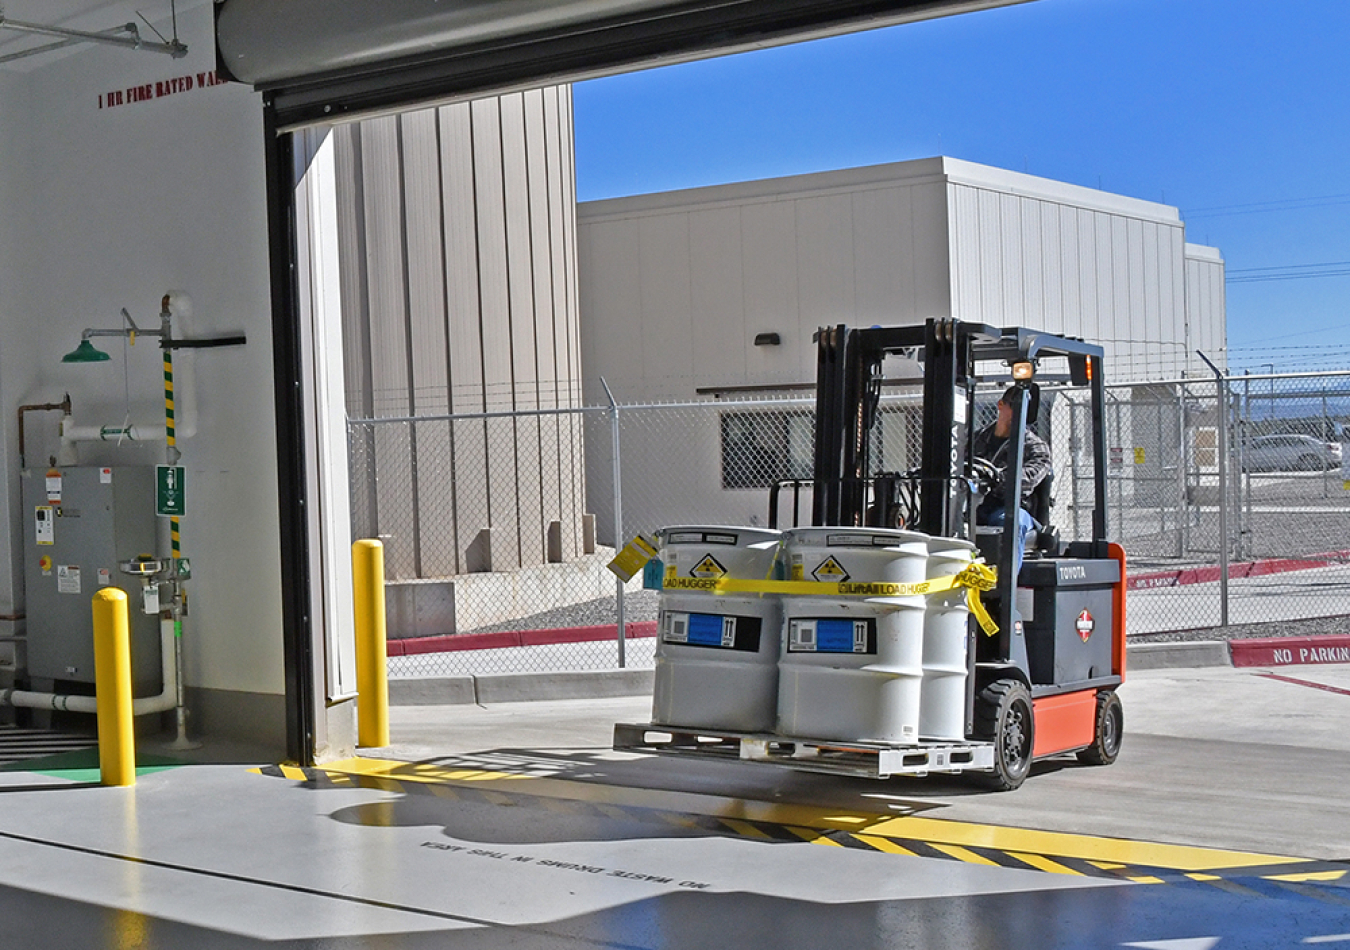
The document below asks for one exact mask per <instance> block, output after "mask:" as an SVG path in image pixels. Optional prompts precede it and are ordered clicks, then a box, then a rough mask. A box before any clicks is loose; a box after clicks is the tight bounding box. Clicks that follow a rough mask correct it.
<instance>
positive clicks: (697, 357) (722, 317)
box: [689, 208, 782, 385]
mask: <svg viewBox="0 0 1350 950" xmlns="http://www.w3.org/2000/svg"><path fill="white" fill-rule="evenodd" d="M729 249H732V250H731V252H730V253H728V250H729ZM741 260H742V248H741V214H740V210H739V209H737V208H709V209H706V210H701V211H698V212H693V213H691V214H690V215H689V269H690V272H691V274H693V275H695V277H694V279H693V280H692V281H691V282H690V287H689V310H690V313H691V315H692V317H693V351H692V358H693V361H694V366H695V367H697V375H698V378H699V380H700V385H716V384H717V383H718V382H721V381H724V380H728V379H737V380H740V379H746V378H747V376H748V375H749V370H748V368H747V365H748V363H749V361H750V360H751V359H756V360H758V361H763V360H766V359H771V358H772V355H771V354H767V353H760V352H757V351H756V349H755V346H754V338H755V334H756V333H762V332H768V331H770V330H773V329H775V328H774V327H770V326H758V325H756V326H751V325H749V324H748V323H747V322H746V316H745V279H744V275H743V274H742V271H741ZM779 332H780V333H781V332H782V331H781V330H780V331H779Z"/></svg>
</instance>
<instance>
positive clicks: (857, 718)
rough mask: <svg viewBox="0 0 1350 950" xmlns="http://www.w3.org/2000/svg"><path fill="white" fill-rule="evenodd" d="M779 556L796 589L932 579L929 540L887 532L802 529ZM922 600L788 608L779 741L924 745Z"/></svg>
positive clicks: (818, 602)
mask: <svg viewBox="0 0 1350 950" xmlns="http://www.w3.org/2000/svg"><path fill="white" fill-rule="evenodd" d="M783 553H784V555H785V556H786V558H787V561H788V564H789V574H790V579H792V580H808V581H812V580H814V581H827V582H829V581H834V582H843V581H850V582H859V583H868V582H891V583H900V584H915V583H919V582H920V581H923V580H926V579H927V564H928V536H927V535H924V534H915V533H913V532H908V531H895V530H888V529H883V528H798V529H795V530H793V531H789V532H787V533H786V535H785V537H784V539H783ZM924 608H925V598H924V597H923V596H921V595H920V596H908V597H873V598H866V597H859V596H851V597H850V596H845V597H828V598H826V597H799V596H789V597H785V598H784V600H783V612H784V615H785V628H786V634H787V636H786V638H785V640H784V644H783V655H782V658H781V659H780V660H779V663H778V731H779V733H781V734H782V735H784V736H795V737H797V738H802V739H840V740H853V741H866V740H870V741H877V742H890V743H899V744H908V743H912V742H915V741H917V740H918V738H919V703H920V689H921V687H922V683H923V625H924V620H923V618H924Z"/></svg>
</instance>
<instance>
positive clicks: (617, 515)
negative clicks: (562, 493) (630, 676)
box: [600, 376, 628, 669]
mask: <svg viewBox="0 0 1350 950" xmlns="http://www.w3.org/2000/svg"><path fill="white" fill-rule="evenodd" d="M600 385H601V386H603V387H605V396H607V397H608V398H609V411H610V449H611V453H610V454H611V455H613V457H614V550H616V551H617V550H619V548H621V547H623V464H622V462H621V460H620V458H619V404H618V402H617V401H615V399H614V393H613V392H611V391H610V388H609V383H607V382H605V377H603V376H601V377H600ZM614 586H615V598H616V603H615V607H616V614H615V618H614V619H615V621H616V623H617V624H618V634H619V669H623V668H624V667H625V666H627V657H626V655H625V646H626V644H625V640H626V638H627V636H628V625H627V622H626V620H627V618H626V617H625V616H624V602H623V595H624V584H623V578H621V577H618V576H615V578H614Z"/></svg>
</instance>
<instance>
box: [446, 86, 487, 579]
mask: <svg viewBox="0 0 1350 950" xmlns="http://www.w3.org/2000/svg"><path fill="white" fill-rule="evenodd" d="M437 120H438V122H439V125H440V160H439V162H438V164H439V166H440V173H441V221H442V222H443V226H444V229H445V246H444V249H443V253H444V255H445V300H446V322H447V335H448V340H449V347H450V409H451V411H452V412H480V411H482V409H483V407H484V405H485V404H486V402H485V396H484V391H483V337H482V325H481V321H480V316H479V302H478V301H479V297H478V230H477V229H478V214H477V208H476V200H477V199H476V186H475V182H474V178H475V175H474V164H473V118H472V108H471V106H470V105H469V103H467V102H464V103H459V104H456V105H452V106H445V107H444V108H441V109H438V110H437ZM451 425H452V430H451V433H450V439H451V440H450V460H449V465H450V494H451V497H452V498H453V501H454V506H455V518H454V522H453V525H452V528H451V537H450V539H449V546H450V547H451V548H452V549H453V551H454V553H455V563H454V573H460V572H462V571H465V570H468V563H469V552H470V548H471V546H472V545H473V544H474V542H475V539H476V537H477V535H478V532H479V531H480V530H482V529H483V528H485V527H487V523H488V521H487V511H488V489H487V479H486V478H482V477H478V475H477V474H476V473H480V472H483V471H484V470H485V468H486V465H487V426H486V424H485V423H483V422H455V423H452V424H451Z"/></svg>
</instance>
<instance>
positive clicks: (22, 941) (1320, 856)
mask: <svg viewBox="0 0 1350 950" xmlns="http://www.w3.org/2000/svg"><path fill="white" fill-rule="evenodd" d="M1278 672H1279V674H1280V675H1281V676H1283V677H1286V679H1272V678H1269V677H1266V676H1263V675H1260V671H1252V670H1234V669H1231V668H1216V669H1202V670H1162V671H1147V672H1141V673H1138V674H1136V675H1134V676H1132V677H1131V678H1130V681H1129V682H1128V683H1127V685H1126V686H1125V688H1124V691H1123V694H1122V695H1123V697H1124V701H1125V709H1126V743H1125V748H1124V751H1123V752H1122V754H1121V758H1120V760H1119V761H1118V762H1117V763H1116V764H1115V765H1113V766H1111V767H1107V768H1087V767H1083V766H1079V765H1078V764H1077V763H1075V762H1073V760H1072V759H1069V760H1065V761H1064V762H1049V763H1044V764H1042V765H1040V766H1038V767H1037V768H1036V770H1035V773H1034V774H1033V775H1032V777H1031V778H1030V779H1029V780H1028V781H1027V783H1026V784H1025V785H1024V786H1023V787H1022V788H1021V789H1020V790H1018V791H1017V792H1013V793H1007V794H989V793H985V792H980V791H978V790H977V789H975V788H974V787H972V786H971V785H970V784H968V783H964V782H960V781H956V780H953V779H951V778H946V779H937V778H929V779H908V780H892V781H889V782H868V781H865V780H844V779H838V778H831V777H827V776H816V775H810V774H806V773H795V772H787V771H784V770H782V769H780V768H777V767H773V766H766V765H755V764H741V763H735V762H732V763H720V762H701V761H700V762H689V761H685V760H681V759H675V758H660V757H652V756H632V755H626V754H619V753H614V752H612V751H610V749H609V743H610V732H611V729H612V724H613V723H614V722H615V721H619V720H632V721H640V720H645V719H646V718H647V715H648V713H649V707H648V703H647V701H646V700H643V699H621V700H585V701H572V702H558V703H533V704H525V703H521V704H507V705H502V706H497V707H492V708H486V709H485V708H481V707H474V706H454V707H395V708H394V709H393V720H394V735H395V738H396V739H397V741H398V744H397V745H395V746H392V747H390V748H387V749H380V750H372V753H371V755H370V756H369V757H367V758H364V759H363V760H359V761H354V762H347V763H334V764H332V765H331V766H329V767H327V768H325V769H324V770H320V771H311V772H308V773H303V774H302V773H299V772H298V771H296V770H290V769H286V770H283V769H280V768H278V767H276V766H275V764H273V763H266V762H258V761H255V760H251V759H249V757H248V755H247V753H245V752H243V751H242V750H227V749H221V748H214V749H208V750H206V751H207V752H208V753H210V754H211V755H212V756H213V757H214V758H215V759H216V760H217V761H216V764H198V765H185V766H181V767H161V768H159V769H158V770H149V769H147V771H146V772H145V774H142V775H141V776H140V777H139V779H138V783H137V785H136V786H135V787H134V788H130V789H111V788H102V787H99V786H97V785H94V784H92V783H91V782H90V779H91V778H92V776H91V774H90V773H87V772H83V771H80V766H81V765H82V764H83V763H81V762H79V761H76V760H74V759H72V756H71V754H70V753H66V754H65V755H64V756H58V757H55V758H52V759H47V760H38V761H29V762H26V763H22V764H20V765H18V766H17V768H16V767H15V766H13V765H11V766H10V769H12V770H11V771H4V772H0V801H3V802H4V805H5V807H4V808H3V809H0V908H3V909H4V911H6V913H5V914H4V920H5V924H4V925H0V947H10V946H14V947H85V946H90V947H117V948H133V947H136V948H141V947H145V948H151V947H154V948H158V947H188V946H190V947H194V948H195V947H250V946H254V945H259V946H261V945H267V946H283V947H305V948H333V950H337V948H349V947H382V948H386V947H387V948H404V947H456V948H458V947H471V948H479V947H482V948H505V947H511V948H534V947H539V948H544V947H549V948H553V947H564V948H565V947H625V948H627V947H651V948H657V947H660V948H677V947H678V948H685V947H709V948H712V947H716V948H719V950H720V948H726V947H760V946H764V947H775V948H777V947H784V948H798V947H800V948H807V947H810V948H813V950H819V948H820V947H822V946H837V947H841V948H842V947H847V948H853V947H888V948H899V947H922V948H930V947H932V948H985V947H988V948H1005V947H1008V948H1011V947H1019V948H1021V947H1036V948H1041V947H1045V948H1058V947H1063V948H1089V947H1117V946H1129V945H1133V946H1150V945H1157V946H1166V947H1171V948H1174V950H1192V948H1194V950H1201V948H1204V950H1208V948H1211V947H1218V948H1219V950H1229V948H1237V947H1253V948H1256V947H1260V948H1267V947H1275V946H1297V945H1300V943H1301V942H1314V941H1315V942H1318V943H1330V944H1332V945H1336V944H1337V943H1340V944H1342V945H1344V944H1350V881H1347V880H1346V878H1347V877H1350V875H1348V874H1347V872H1348V871H1350V863H1343V862H1344V861H1345V859H1347V858H1350V803H1348V802H1347V796H1346V795H1345V794H1344V789H1345V788H1347V787H1350V755H1347V752H1350V730H1347V729H1345V728H1344V724H1345V723H1346V722H1347V721H1350V717H1347V713H1348V712H1350V667H1344V666H1341V667H1330V666H1328V667H1292V668H1290V667H1286V668H1282V669H1281V670H1279V671H1278ZM1290 680H1293V682H1291V681H1290ZM1319 687H1324V688H1319ZM1337 690H1339V691H1337ZM145 751H146V752H147V753H152V754H153V753H155V751H156V750H154V749H152V748H149V747H148V746H147V747H146V749H145ZM159 755H161V756H162V755H163V750H159ZM146 758H147V760H149V759H153V755H147V756H146ZM155 761H158V762H160V764H161V766H164V765H170V764H171V762H170V760H167V759H162V758H161V759H156V760H155ZM251 769H253V770H251ZM1309 859H1311V860H1309ZM1158 941H1180V942H1174V943H1157V942H1158Z"/></svg>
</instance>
